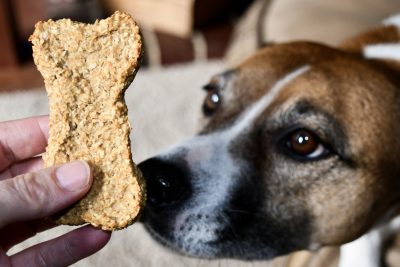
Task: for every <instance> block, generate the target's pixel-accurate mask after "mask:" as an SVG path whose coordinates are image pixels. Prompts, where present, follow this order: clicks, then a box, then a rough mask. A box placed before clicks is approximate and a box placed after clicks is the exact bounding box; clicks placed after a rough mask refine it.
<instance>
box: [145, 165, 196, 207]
mask: <svg viewBox="0 0 400 267" xmlns="http://www.w3.org/2000/svg"><path fill="white" fill-rule="evenodd" d="M139 168H140V170H141V171H142V173H143V176H144V177H145V179H146V182H147V200H148V203H149V204H150V205H152V206H156V207H164V206H167V205H173V204H176V203H177V202H178V201H180V200H182V199H183V198H184V197H185V196H187V195H188V193H189V191H190V190H189V186H188V185H187V182H186V179H185V177H186V176H185V173H184V170H183V169H184V167H183V166H178V165H177V164H172V163H169V162H165V161H162V160H160V159H156V158H153V159H149V160H146V161H144V162H143V163H141V164H139Z"/></svg>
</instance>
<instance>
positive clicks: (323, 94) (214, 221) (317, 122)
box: [139, 16, 400, 267]
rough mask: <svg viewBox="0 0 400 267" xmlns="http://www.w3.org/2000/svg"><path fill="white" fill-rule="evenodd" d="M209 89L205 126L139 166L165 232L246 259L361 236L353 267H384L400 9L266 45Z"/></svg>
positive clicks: (185, 247)
mask: <svg viewBox="0 0 400 267" xmlns="http://www.w3.org/2000/svg"><path fill="white" fill-rule="evenodd" d="M205 90H206V91H207V97H206V99H205V102H204V106H203V111H204V114H205V116H206V117H207V120H208V122H207V124H206V126H205V128H204V129H203V130H202V131H201V133H200V134H199V135H198V136H195V137H193V138H191V139H189V140H187V141H185V142H183V143H182V144H178V145H176V146H174V147H172V148H170V149H168V150H167V151H165V152H164V153H161V154H160V155H159V156H157V157H154V158H151V159H149V160H147V161H145V162H143V163H142V164H140V166H139V167H140V168H141V169H142V171H143V173H144V176H145V177H147V183H148V205H147V209H146V210H145V212H144V215H143V222H144V223H145V225H146V227H147V229H148V230H149V231H150V232H151V233H152V234H153V235H154V236H155V238H156V239H158V240H159V241H160V242H162V243H164V244H165V245H166V246H168V247H171V248H173V249H176V250H178V251H180V252H182V253H185V254H187V255H191V256H197V257H206V258H215V257H234V258H240V259H270V258H272V257H275V256H278V255H283V254H286V253H289V252H292V251H295V250H300V249H317V248H319V247H321V246H325V245H342V244H345V243H348V242H350V243H348V244H346V245H343V246H342V247H341V258H340V266H341V267H350V266H363V267H369V266H371V267H372V266H379V265H380V247H381V245H382V243H383V241H384V240H385V238H386V237H387V236H388V235H390V234H391V233H393V231H396V230H397V229H398V228H399V226H400V220H399V219H398V218H396V215H397V210H398V208H399V204H400V201H399V200H400V16H397V17H392V18H390V19H388V20H386V21H385V24H384V25H383V26H382V27H381V28H378V29H376V30H372V31H370V32H367V33H365V34H362V35H360V36H358V37H356V38H353V39H351V40H348V41H346V42H344V43H343V45H341V46H340V47H339V48H332V47H328V46H325V45H321V44H317V43H310V42H291V43H284V44H277V45H272V46H269V47H266V48H264V49H262V50H260V51H259V52H257V53H256V54H255V55H254V56H252V57H251V58H250V59H248V60H247V61H245V62H244V63H243V64H241V65H240V66H238V67H237V68H235V69H232V70H229V71H227V72H225V73H222V74H220V75H216V76H215V77H213V78H212V79H211V81H210V83H209V84H207V85H206V86H205ZM353 240H355V241H353ZM351 241H352V242H351Z"/></svg>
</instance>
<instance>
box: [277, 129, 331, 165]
mask: <svg viewBox="0 0 400 267" xmlns="http://www.w3.org/2000/svg"><path fill="white" fill-rule="evenodd" d="M284 145H285V146H286V148H287V150H289V151H290V153H292V154H293V155H294V156H296V157H298V158H299V157H300V158H301V159H303V160H313V159H318V158H321V157H323V156H326V155H327V154H328V153H329V150H328V149H327V148H326V146H325V145H324V144H323V143H322V142H321V141H320V139H319V138H318V137H317V136H316V135H315V134H314V133H312V132H311V131H308V130H305V129H299V130H296V131H294V132H291V133H290V134H289V135H288V136H287V137H286V138H285V143H284Z"/></svg>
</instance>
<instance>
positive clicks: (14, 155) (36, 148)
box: [0, 116, 49, 171]
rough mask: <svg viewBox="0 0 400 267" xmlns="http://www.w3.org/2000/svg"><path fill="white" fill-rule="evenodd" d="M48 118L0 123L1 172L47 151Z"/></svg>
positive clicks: (39, 117) (40, 117) (41, 117)
mask: <svg viewBox="0 0 400 267" xmlns="http://www.w3.org/2000/svg"><path fill="white" fill-rule="evenodd" d="M48 123H49V118H48V116H38V117H32V118H27V119H20V120H14V121H6V122H0V171H1V170H4V169H5V168H7V167H8V166H10V165H11V164H13V163H16V162H19V161H21V160H24V159H27V158H30V157H33V156H36V155H38V154H40V153H43V152H44V151H45V148H46V145H47V139H48V136H49V126H48Z"/></svg>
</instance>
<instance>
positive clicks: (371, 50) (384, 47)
mask: <svg viewBox="0 0 400 267" xmlns="http://www.w3.org/2000/svg"><path fill="white" fill-rule="evenodd" d="M363 54H364V57H366V58H376V59H391V60H400V43H388V44H374V45H368V46H366V47H364V49H363Z"/></svg>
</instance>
